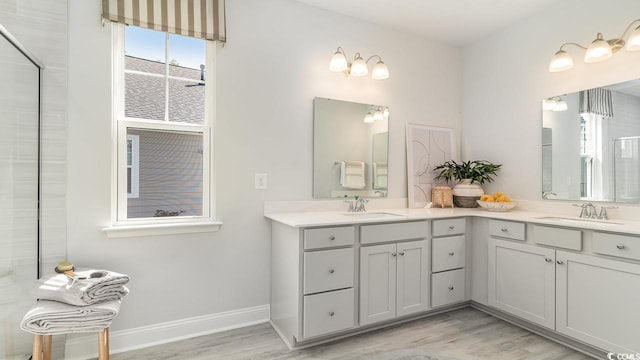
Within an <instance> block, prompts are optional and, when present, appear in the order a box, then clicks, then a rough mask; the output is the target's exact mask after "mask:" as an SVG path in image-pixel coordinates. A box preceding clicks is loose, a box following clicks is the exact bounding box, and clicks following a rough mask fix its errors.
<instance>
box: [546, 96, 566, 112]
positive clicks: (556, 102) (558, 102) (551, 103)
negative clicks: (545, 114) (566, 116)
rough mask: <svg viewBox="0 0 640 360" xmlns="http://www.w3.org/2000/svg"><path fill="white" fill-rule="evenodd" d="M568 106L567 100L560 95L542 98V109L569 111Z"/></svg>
mask: <svg viewBox="0 0 640 360" xmlns="http://www.w3.org/2000/svg"><path fill="white" fill-rule="evenodd" d="M568 108H569V107H568V106H567V102H566V101H564V100H562V98H561V97H560V96H554V97H551V98H547V99H544V100H542V110H551V111H567V109H568Z"/></svg>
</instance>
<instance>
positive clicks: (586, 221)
mask: <svg viewBox="0 0 640 360" xmlns="http://www.w3.org/2000/svg"><path fill="white" fill-rule="evenodd" d="M538 219H540V220H550V221H557V222H561V223H566V224H573V225H597V226H607V225H623V224H621V223H617V222H610V221H606V220H592V219H574V218H565V217H558V216H543V217H539V218H538Z"/></svg>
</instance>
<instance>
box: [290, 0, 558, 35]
mask: <svg viewBox="0 0 640 360" xmlns="http://www.w3.org/2000/svg"><path fill="white" fill-rule="evenodd" d="M296 1H298V2H301V3H305V4H309V5H312V6H315V7H319V8H322V9H326V10H329V11H332V12H336V13H339V14H344V15H348V16H352V17H355V18H359V19H363V20H367V21H370V22H372V23H376V24H380V25H384V26H388V27H391V28H395V29H399V30H404V31H408V32H412V33H416V34H419V35H421V36H424V37H426V38H429V39H434V40H438V41H441V42H444V43H447V44H453V45H457V46H464V45H468V44H470V43H472V42H473V41H476V40H478V39H481V38H483V37H485V36H487V35H489V34H491V33H493V32H496V31H498V30H501V29H503V28H505V27H507V26H509V25H511V24H514V23H516V22H517V21H518V20H520V19H524V18H526V17H528V16H530V15H532V14H534V13H537V12H539V11H541V10H543V9H545V8H547V7H549V6H551V5H552V4H554V3H558V2H560V1H561V0H296Z"/></svg>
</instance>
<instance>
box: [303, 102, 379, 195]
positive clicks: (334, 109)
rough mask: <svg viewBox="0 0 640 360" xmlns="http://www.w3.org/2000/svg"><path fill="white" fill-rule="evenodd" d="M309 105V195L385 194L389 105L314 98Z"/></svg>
mask: <svg viewBox="0 0 640 360" xmlns="http://www.w3.org/2000/svg"><path fill="white" fill-rule="evenodd" d="M313 108H314V112H313V124H314V125H313V127H314V129H313V197H314V198H341V197H350V198H351V197H353V196H356V195H357V196H361V197H384V196H387V188H388V166H389V164H388V142H389V123H388V118H389V111H388V107H386V106H382V105H371V104H360V103H354V102H348V101H340V100H333V99H325V98H315V99H314V101H313Z"/></svg>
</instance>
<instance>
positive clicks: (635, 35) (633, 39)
mask: <svg viewBox="0 0 640 360" xmlns="http://www.w3.org/2000/svg"><path fill="white" fill-rule="evenodd" d="M638 50H640V26H638V27H637V28H636V29H635V30H633V32H632V33H631V35H630V36H629V40H627V51H638Z"/></svg>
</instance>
